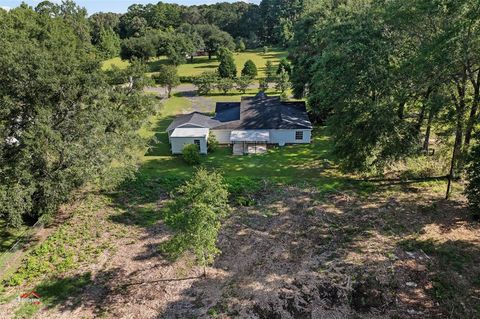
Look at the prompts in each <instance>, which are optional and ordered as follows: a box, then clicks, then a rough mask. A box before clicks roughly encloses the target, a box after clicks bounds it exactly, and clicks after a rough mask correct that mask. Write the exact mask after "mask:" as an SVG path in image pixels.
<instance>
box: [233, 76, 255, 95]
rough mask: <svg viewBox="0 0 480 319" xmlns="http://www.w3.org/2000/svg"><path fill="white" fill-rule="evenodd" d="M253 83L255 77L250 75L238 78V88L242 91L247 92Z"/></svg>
mask: <svg viewBox="0 0 480 319" xmlns="http://www.w3.org/2000/svg"><path fill="white" fill-rule="evenodd" d="M252 83H253V79H252V78H250V77H248V76H241V77H239V78H238V79H237V80H236V88H237V90H239V91H240V92H242V93H245V92H246V91H247V89H248V87H249V86H250V84H252Z"/></svg>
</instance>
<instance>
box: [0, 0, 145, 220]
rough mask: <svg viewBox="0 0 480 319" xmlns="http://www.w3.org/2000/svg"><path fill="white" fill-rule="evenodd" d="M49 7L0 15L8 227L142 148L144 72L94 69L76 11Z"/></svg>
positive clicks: (95, 57)
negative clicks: (53, 12) (55, 11)
mask: <svg viewBox="0 0 480 319" xmlns="http://www.w3.org/2000/svg"><path fill="white" fill-rule="evenodd" d="M54 9H55V10H58V12H57V13H56V14H55V15H52V14H51V11H50V9H48V10H47V9H46V8H45V7H44V8H43V9H42V10H37V12H36V11H34V10H32V9H31V8H29V7H28V6H26V5H22V6H20V7H18V8H16V9H13V10H10V11H9V12H6V11H5V10H0V39H2V45H0V82H1V83H2V84H1V85H0V141H1V142H0V216H1V217H2V218H4V219H5V220H7V221H8V223H9V224H10V225H13V226H18V225H20V224H22V223H24V222H27V223H28V222H31V221H35V220H37V219H38V218H39V217H41V216H50V215H51V214H52V213H54V212H56V211H57V209H58V206H59V205H60V204H61V203H64V202H65V201H67V200H68V199H70V197H71V194H72V191H74V190H76V189H78V188H79V187H81V186H83V185H85V184H86V183H92V182H94V183H101V184H102V185H104V186H107V185H114V184H115V182H116V181H118V180H121V179H122V177H124V176H125V175H127V174H129V172H132V169H133V168H134V167H135V165H136V163H137V162H136V159H135V156H134V150H137V149H142V150H143V149H144V147H145V146H146V141H144V140H143V139H141V138H140V136H139V135H138V129H139V128H140V127H141V125H142V124H143V123H144V122H145V121H146V119H147V118H148V116H149V115H150V114H152V113H153V111H154V108H153V103H152V102H151V100H150V98H149V97H146V96H145V95H144V94H143V86H144V85H145V84H146V83H147V81H148V79H147V78H145V72H146V69H145V68H144V67H143V66H142V65H141V64H139V63H138V62H134V63H133V64H132V65H131V66H130V67H129V68H127V69H126V70H124V71H112V72H104V71H102V69H101V61H102V57H101V56H100V55H99V54H98V52H97V50H96V49H95V48H94V47H93V46H92V45H91V43H90V37H89V31H90V30H89V27H88V26H89V23H88V20H87V19H86V13H85V11H84V10H83V9H82V8H79V7H78V6H76V5H74V4H73V3H71V2H68V3H64V4H62V5H60V6H55V7H54ZM118 83H121V85H118ZM125 83H126V84H125ZM112 162H114V163H113V164H114V165H112Z"/></svg>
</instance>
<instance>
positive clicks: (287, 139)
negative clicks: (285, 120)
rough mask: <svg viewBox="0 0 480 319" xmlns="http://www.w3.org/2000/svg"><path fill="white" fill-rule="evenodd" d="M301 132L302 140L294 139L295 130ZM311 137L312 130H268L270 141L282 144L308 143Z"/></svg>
mask: <svg viewBox="0 0 480 319" xmlns="http://www.w3.org/2000/svg"><path fill="white" fill-rule="evenodd" d="M297 131H302V132H303V140H296V139H295V132H297ZM311 139H312V130H270V143H272V144H278V145H280V146H283V145H285V144H308V143H310V142H311Z"/></svg>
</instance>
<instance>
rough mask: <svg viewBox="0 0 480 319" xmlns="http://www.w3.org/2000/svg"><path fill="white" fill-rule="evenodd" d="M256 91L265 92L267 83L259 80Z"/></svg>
mask: <svg viewBox="0 0 480 319" xmlns="http://www.w3.org/2000/svg"><path fill="white" fill-rule="evenodd" d="M258 89H259V90H260V91H261V92H266V91H267V90H268V82H267V81H266V80H265V79H260V81H258Z"/></svg>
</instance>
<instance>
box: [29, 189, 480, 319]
mask: <svg viewBox="0 0 480 319" xmlns="http://www.w3.org/2000/svg"><path fill="white" fill-rule="evenodd" d="M386 194H388V196H386ZM440 198H441V195H439V196H437V195H435V194H428V193H426V192H423V191H417V192H414V193H409V192H402V191H397V190H396V191H395V192H393V191H391V192H388V193H382V194H378V195H376V196H371V197H369V198H360V197H358V196H356V195H354V194H349V193H344V194H337V195H334V196H331V197H330V198H327V199H325V198H322V197H321V196H320V194H319V193H317V191H316V190H315V189H300V188H295V187H283V188H277V189H275V188H272V189H271V190H270V194H268V195H267V196H265V197H262V198H261V199H259V201H258V204H257V205H256V206H254V207H239V208H236V209H235V210H234V212H233V213H232V214H231V215H230V217H229V218H228V220H227V221H226V222H225V224H224V227H223V229H222V232H221V235H220V237H219V241H218V244H219V247H220V249H221V251H222V254H221V255H220V256H219V257H218V258H217V260H216V262H215V264H214V265H213V266H212V267H209V268H208V276H207V278H202V277H201V273H202V270H201V269H198V268H197V267H196V266H194V264H193V261H192V258H191V257H190V256H185V258H183V259H182V260H179V261H177V262H175V263H170V262H168V261H167V260H165V259H164V258H163V257H162V256H161V255H159V254H158V252H157V247H158V245H159V244H160V243H161V242H162V241H164V240H166V239H167V238H168V236H169V233H168V230H167V229H166V228H165V226H164V225H163V224H162V223H161V222H156V223H154V224H153V225H151V226H148V227H140V226H138V225H135V224H129V223H125V224H123V225H121V226H119V227H122V229H123V231H124V233H125V235H124V236H121V237H119V238H116V239H115V240H114V242H113V243H112V244H114V246H115V249H113V250H112V251H111V252H106V253H105V254H103V255H102V256H101V257H100V258H99V260H98V262H97V263H96V264H94V265H91V266H89V267H86V268H84V269H80V270H79V271H78V273H79V274H80V273H83V272H87V271H88V272H91V273H92V280H93V283H92V284H91V285H89V286H87V287H86V288H85V289H84V290H83V291H82V292H81V294H80V296H79V297H78V298H77V302H76V303H70V304H68V303H64V304H62V305H59V306H57V307H56V308H54V309H44V310H43V311H42V312H41V313H40V314H39V316H38V317H39V318H72V317H75V318H81V317H95V316H104V317H106V318H269V319H270V318H281V319H285V318H300V319H302V318H442V317H445V316H446V315H447V314H448V315H449V316H450V317H451V318H474V317H475V316H476V315H478V312H477V311H478V309H476V308H475V304H476V301H475V298H474V297H475V296H478V294H477V293H478V291H479V290H478V289H479V288H480V287H479V286H480V282H478V280H477V281H475V280H474V278H478V277H475V276H477V274H479V273H480V270H479V268H478V265H479V264H480V262H479V256H480V254H479V252H480V241H479V239H480V238H479V227H478V224H475V223H473V222H472V221H471V220H469V219H468V213H467V211H466V210H465V205H464V202H463V201H462V200H460V201H452V202H445V201H443V200H441V199H440ZM161 206H162V205H161V203H155V207H161ZM113 220H114V221H115V220H116V219H113ZM112 222H113V221H112ZM457 254H460V255H462V256H464V257H463V259H461V262H459V260H458V259H459V258H457ZM465 269H468V270H469V272H468V273H467V272H465ZM439 275H442V276H439ZM445 276H446V277H447V279H448V278H452V280H454V282H453V283H452V281H448V280H446V279H445V278H444V277H445ZM171 279H176V280H171ZM459 288H461V289H462V291H461V292H460V293H459V292H458V291H459V290H457V289H459ZM449 289H453V291H451V290H449ZM450 296H455V297H451V298H450ZM452 305H453V308H452ZM452 309H453V310H452Z"/></svg>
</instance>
